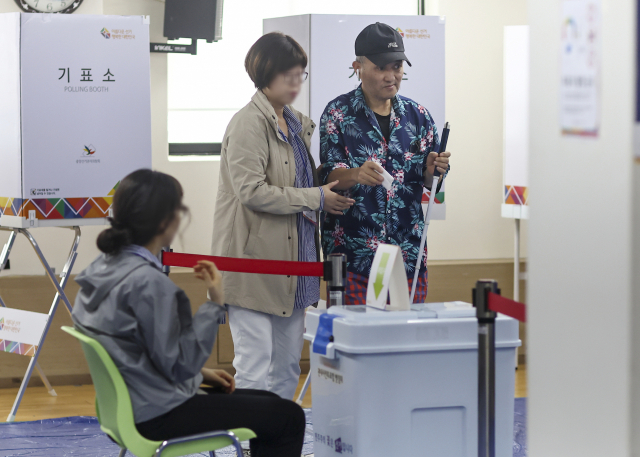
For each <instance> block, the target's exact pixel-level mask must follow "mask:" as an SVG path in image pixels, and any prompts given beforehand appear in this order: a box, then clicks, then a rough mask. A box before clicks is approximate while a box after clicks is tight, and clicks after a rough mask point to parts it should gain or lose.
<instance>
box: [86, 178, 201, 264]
mask: <svg viewBox="0 0 640 457" xmlns="http://www.w3.org/2000/svg"><path fill="white" fill-rule="evenodd" d="M182 196H183V192H182V186H181V185H180V183H179V182H178V180H177V179H176V178H174V177H173V176H170V175H167V174H165V173H160V172H159V171H151V170H148V169H142V170H137V171H134V172H133V173H131V174H129V175H128V176H127V177H125V178H124V179H123V180H122V181H121V182H120V183H119V184H118V187H117V189H116V193H115V195H114V196H113V204H112V206H111V208H112V210H113V217H110V218H109V222H111V228H108V229H106V230H104V231H102V233H100V235H99V236H98V249H100V250H101V251H102V252H104V253H106V254H117V253H119V252H120V251H121V250H122V248H123V247H125V246H128V245H130V244H138V245H140V246H145V245H146V244H147V243H149V242H150V241H151V240H152V239H153V237H155V236H156V235H158V234H160V233H162V232H163V231H164V230H165V229H166V227H167V225H168V224H169V223H171V221H173V219H174V218H175V214H176V211H185V212H186V211H188V208H187V207H186V206H184V205H183V204H182Z"/></svg>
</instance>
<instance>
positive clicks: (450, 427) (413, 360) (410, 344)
mask: <svg viewBox="0 0 640 457" xmlns="http://www.w3.org/2000/svg"><path fill="white" fill-rule="evenodd" d="M305 338H306V339H308V340H311V341H313V345H312V350H311V372H310V376H311V389H312V397H313V429H314V433H315V445H314V455H315V456H316V457H329V456H336V455H339V454H343V455H353V456H358V457H389V456H394V457H396V456H404V455H407V456H409V455H410V456H412V457H476V456H477V452H478V450H477V442H478V425H477V424H478V351H477V348H478V323H477V319H476V318H475V309H474V308H473V307H472V306H471V305H470V304H467V303H462V302H453V303H430V304H423V305H413V306H412V310H411V311H395V312H393V311H382V310H378V309H375V308H371V307H366V306H347V307H332V308H330V309H329V310H317V309H310V310H309V311H308V312H307V317H306V331H305ZM518 346H520V340H519V337H518V322H517V321H516V320H514V319H511V318H508V317H506V316H502V315H501V316H499V317H498V319H497V320H496V367H497V368H496V456H497V457H512V455H513V451H512V443H513V423H514V396H515V370H514V366H513V359H514V357H515V351H516V348H517V347H518Z"/></svg>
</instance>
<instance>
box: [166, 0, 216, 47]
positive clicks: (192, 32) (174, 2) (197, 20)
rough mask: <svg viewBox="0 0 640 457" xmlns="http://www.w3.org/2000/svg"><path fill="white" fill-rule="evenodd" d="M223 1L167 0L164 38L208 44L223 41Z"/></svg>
mask: <svg viewBox="0 0 640 457" xmlns="http://www.w3.org/2000/svg"><path fill="white" fill-rule="evenodd" d="M222 2H223V0H166V3H165V8H164V36H165V37H167V38H168V39H170V40H177V39H178V38H192V39H193V40H207V42H208V43H211V42H213V41H218V40H221V39H222Z"/></svg>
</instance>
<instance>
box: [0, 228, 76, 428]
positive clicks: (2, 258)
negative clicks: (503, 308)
mask: <svg viewBox="0 0 640 457" xmlns="http://www.w3.org/2000/svg"><path fill="white" fill-rule="evenodd" d="M68 228H71V229H72V230H74V232H75V236H74V238H73V243H72V245H71V250H70V252H69V257H68V258H67V262H66V263H65V265H64V268H63V269H62V272H61V273H60V282H58V280H57V279H56V276H55V274H54V272H53V270H52V269H51V267H50V266H49V263H48V262H47V259H46V258H45V256H44V254H43V253H42V251H41V250H40V246H39V245H38V243H37V242H36V240H35V238H34V237H33V235H32V234H31V233H30V232H29V230H27V229H25V228H10V227H0V230H1V231H9V232H11V234H10V235H9V240H8V241H7V243H6V244H5V245H4V248H3V249H2V252H1V253H0V272H2V270H3V269H4V267H5V266H6V264H7V260H9V255H10V254H11V249H12V248H13V244H14V242H15V240H16V238H17V236H18V234H19V233H20V234H22V235H24V236H25V237H26V238H27V239H28V240H29V242H30V243H31V246H32V247H33V250H34V251H35V252H36V255H37V256H38V259H40V262H41V263H42V266H43V267H44V269H45V272H46V274H47V276H48V277H49V279H50V280H51V283H52V284H53V287H54V288H55V289H56V295H55V297H54V299H53V303H52V304H51V308H50V309H49V313H48V315H47V316H48V318H47V321H46V324H45V325H44V328H43V329H42V335H41V336H40V340H39V344H38V346H37V349H36V351H35V353H34V354H33V355H32V356H31V361H30V362H29V366H28V368H27V372H26V373H25V375H24V378H23V379H22V384H21V385H20V389H19V390H18V395H17V396H16V399H15V401H14V403H13V406H12V408H11V411H10V412H9V416H8V417H7V422H13V421H14V420H15V418H16V413H17V412H18V408H19V407H20V402H21V401H22V397H23V395H24V392H25V390H26V389H27V385H28V384H29V380H30V379H31V375H32V374H33V369H34V368H35V369H36V370H37V371H38V374H39V375H40V378H41V379H42V382H43V383H44V385H45V386H46V388H47V390H48V391H49V394H51V395H52V396H56V392H55V390H53V387H51V384H50V383H49V380H48V379H47V377H46V375H45V374H44V372H43V371H42V369H41V368H40V366H39V365H38V356H39V355H40V351H41V350H42V345H43V344H44V340H45V338H46V337H47V333H48V332H49V327H50V326H51V322H52V321H53V316H54V314H55V312H56V310H57V309H58V304H59V303H60V300H62V301H63V302H64V304H65V305H66V307H67V310H68V311H69V314H71V310H72V308H71V303H69V299H68V298H67V296H66V295H65V293H64V288H65V286H66V285H67V281H68V280H69V276H70V275H71V270H72V269H73V264H74V263H75V260H76V257H77V255H78V254H77V251H78V245H79V244H80V227H78V226H74V227H68ZM0 305H1V306H2V307H5V308H6V307H7V305H6V304H5V302H4V301H3V300H2V298H1V297H0Z"/></svg>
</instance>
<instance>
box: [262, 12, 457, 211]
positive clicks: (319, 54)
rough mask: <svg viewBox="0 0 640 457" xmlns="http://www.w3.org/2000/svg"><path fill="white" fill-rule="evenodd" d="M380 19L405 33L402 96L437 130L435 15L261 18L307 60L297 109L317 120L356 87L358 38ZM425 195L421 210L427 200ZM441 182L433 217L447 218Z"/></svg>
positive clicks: (439, 48) (438, 20)
mask: <svg viewBox="0 0 640 457" xmlns="http://www.w3.org/2000/svg"><path fill="white" fill-rule="evenodd" d="M376 22H382V23H385V24H388V25H390V26H391V27H393V28H395V29H396V30H398V32H399V33H400V34H401V35H402V36H403V41H404V46H405V54H406V55H407V57H408V58H409V60H410V61H411V64H412V66H411V67H409V66H408V65H406V64H405V66H404V72H405V75H404V78H403V80H402V84H401V86H400V92H399V93H400V95H403V96H405V97H409V98H411V99H413V100H415V101H416V102H418V103H420V104H421V105H422V106H424V107H425V108H427V110H429V113H430V114H431V116H432V117H433V119H434V121H435V123H436V125H437V126H438V130H439V131H441V130H442V128H443V126H444V123H445V121H446V119H445V67H444V63H445V60H444V58H445V54H444V51H445V48H444V46H445V40H444V38H445V36H444V30H445V20H444V18H443V17H438V16H369V15H338V14H335V15H333V14H308V15H301V16H289V17H281V18H273V19H265V20H264V22H263V32H264V33H269V32H275V31H278V32H282V33H285V34H287V35H290V36H292V37H293V38H294V39H295V40H296V41H298V43H300V45H301V46H302V47H303V48H304V50H305V52H306V53H307V56H308V58H309V65H308V68H307V71H308V72H309V79H308V81H307V82H306V83H305V84H304V85H303V87H302V92H301V93H300V95H299V96H298V98H297V100H296V103H295V105H294V106H295V107H296V108H297V109H298V110H299V111H301V112H302V113H304V114H306V115H308V116H309V117H311V119H313V120H314V121H315V122H320V117H321V115H322V113H323V111H324V109H325V108H326V106H327V104H328V103H329V102H330V101H331V100H333V99H334V98H336V97H338V96H339V95H342V94H346V93H348V92H351V91H352V90H354V89H355V88H356V87H358V85H359V84H360V82H359V81H358V77H357V76H356V74H355V71H354V70H353V68H352V63H353V61H354V60H355V54H354V53H355V51H354V44H355V40H356V37H357V36H358V34H359V33H360V31H362V29H364V28H365V27H366V26H367V25H369V24H374V23H376ZM318 131H319V129H316V133H315V134H314V138H313V140H312V147H311V153H312V155H313V157H314V159H315V160H316V162H317V163H319V160H318V159H319V155H320V138H319V133H318ZM428 197H429V196H428V191H425V195H424V196H423V209H425V210H426V203H428V201H429V198H428ZM444 199H445V186H444V185H443V186H442V188H441V191H440V192H439V193H438V194H437V195H436V205H435V208H434V211H433V212H432V219H444V218H445V214H446V213H445V209H446V206H445V203H444Z"/></svg>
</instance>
